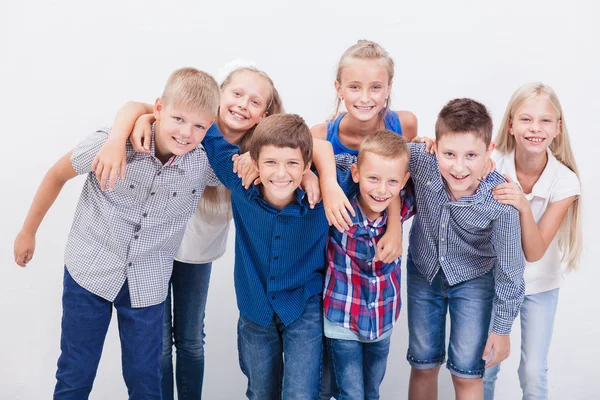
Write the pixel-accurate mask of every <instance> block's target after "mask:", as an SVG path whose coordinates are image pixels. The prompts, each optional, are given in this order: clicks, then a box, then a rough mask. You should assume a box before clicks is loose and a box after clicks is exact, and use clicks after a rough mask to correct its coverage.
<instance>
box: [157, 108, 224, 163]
mask: <svg viewBox="0 0 600 400" xmlns="http://www.w3.org/2000/svg"><path fill="white" fill-rule="evenodd" d="M154 117H155V118H156V125H155V135H154V144H155V149H156V157H157V158H158V159H159V160H161V161H162V162H163V163H164V162H166V161H167V160H168V159H169V158H170V157H171V156H172V155H176V156H181V155H184V154H186V153H188V152H190V151H191V150H192V149H195V148H196V147H197V146H198V145H199V144H200V142H201V141H202V139H204V136H205V135H206V131H207V130H208V128H209V127H210V126H211V125H212V123H213V122H214V115H213V114H212V113H211V112H206V111H200V110H194V111H190V110H187V109H185V108H179V107H175V106H174V105H171V104H167V105H165V104H164V103H163V101H162V100H161V99H160V98H159V99H157V100H156V103H155V104H154Z"/></svg>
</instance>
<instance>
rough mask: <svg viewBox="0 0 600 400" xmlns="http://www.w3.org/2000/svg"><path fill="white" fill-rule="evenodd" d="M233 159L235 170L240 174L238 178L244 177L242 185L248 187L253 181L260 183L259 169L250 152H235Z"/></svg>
mask: <svg viewBox="0 0 600 400" xmlns="http://www.w3.org/2000/svg"><path fill="white" fill-rule="evenodd" d="M231 161H233V172H234V173H236V174H237V175H238V178H242V186H244V187H245V188H246V189H248V188H249V187H250V185H251V184H252V183H254V184H255V185H258V184H259V183H260V178H259V177H258V176H259V174H258V170H257V169H256V167H255V166H254V163H253V162H252V159H251V158H250V153H248V152H246V153H244V154H241V155H240V154H234V155H233V156H232V157H231Z"/></svg>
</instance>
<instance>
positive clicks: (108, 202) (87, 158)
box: [65, 129, 220, 308]
mask: <svg viewBox="0 0 600 400" xmlns="http://www.w3.org/2000/svg"><path fill="white" fill-rule="evenodd" d="M109 133H110V129H101V130H98V131H96V132H94V133H92V134H91V135H89V136H88V137H86V138H85V139H84V140H83V141H82V142H81V143H79V144H78V146H77V147H76V148H75V149H74V150H73V153H72V155H71V164H72V166H73V168H74V169H75V171H76V172H77V173H78V174H88V176H87V179H86V181H85V183H84V185H83V189H82V191H81V196H80V198H79V203H78V205H77V209H76V211H75V217H74V220H73V225H72V227H71V232H70V234H69V238H68V241H67V246H66V250H65V265H66V266H67V269H68V270H69V273H70V274H71V276H72V277H73V279H74V280H75V281H76V282H77V283H78V284H79V285H80V286H82V287H83V288H85V289H87V290H89V291H90V292H92V293H94V294H96V295H98V296H100V297H102V298H104V299H106V300H108V301H114V299H115V298H116V296H117V294H118V293H119V291H120V289H121V288H122V286H123V284H124V283H125V280H127V283H128V285H129V292H130V298H131V305H132V307H134V308H138V307H148V306H152V305H156V304H159V303H161V302H163V301H164V300H165V298H166V296H167V287H168V283H169V278H170V276H171V270H172V268H173V259H174V257H175V254H176V252H177V250H178V248H179V244H180V242H181V239H182V237H183V232H184V230H185V226H186V224H187V221H188V219H189V218H190V217H191V215H192V214H193V213H194V210H195V209H196V207H197V206H198V202H199V201H200V198H201V196H202V193H203V192H204V189H205V187H206V186H207V185H210V186H217V185H220V183H219V181H218V179H217V178H216V176H215V175H214V173H213V172H212V169H211V168H210V165H209V163H208V158H207V156H206V152H205V151H204V149H203V148H202V147H201V146H199V147H198V148H196V149H194V150H192V151H191V152H190V153H188V154H186V155H184V156H180V157H176V156H173V157H172V158H171V159H170V160H169V161H168V162H167V163H166V164H164V165H163V164H162V163H161V162H160V161H159V160H158V159H157V158H156V157H155V156H154V154H155V147H154V130H153V136H152V143H151V146H150V153H149V154H147V153H136V152H135V151H134V150H133V147H132V146H131V144H130V143H129V142H128V143H127V148H126V157H127V173H126V176H125V179H124V180H121V179H117V183H116V185H115V189H114V190H113V191H105V192H103V191H102V190H101V189H100V184H99V182H98V179H97V177H96V174H95V173H94V172H92V170H91V167H92V161H93V159H94V157H95V156H96V154H97V153H98V151H99V150H100V148H101V147H102V145H103V144H104V142H105V141H106V139H107V138H108V135H109Z"/></svg>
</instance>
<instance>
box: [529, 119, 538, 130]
mask: <svg viewBox="0 0 600 400" xmlns="http://www.w3.org/2000/svg"><path fill="white" fill-rule="evenodd" d="M539 129H540V124H539V122H538V121H537V120H534V121H531V125H529V130H530V131H531V132H537V131H538V130H539Z"/></svg>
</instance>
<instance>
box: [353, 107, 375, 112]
mask: <svg viewBox="0 0 600 400" xmlns="http://www.w3.org/2000/svg"><path fill="white" fill-rule="evenodd" d="M356 108H358V109H359V111H370V110H371V109H372V108H373V107H372V106H369V107H360V106H356Z"/></svg>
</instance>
